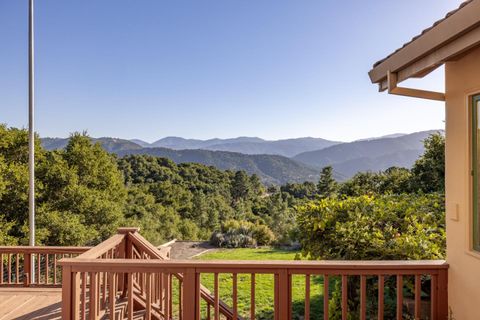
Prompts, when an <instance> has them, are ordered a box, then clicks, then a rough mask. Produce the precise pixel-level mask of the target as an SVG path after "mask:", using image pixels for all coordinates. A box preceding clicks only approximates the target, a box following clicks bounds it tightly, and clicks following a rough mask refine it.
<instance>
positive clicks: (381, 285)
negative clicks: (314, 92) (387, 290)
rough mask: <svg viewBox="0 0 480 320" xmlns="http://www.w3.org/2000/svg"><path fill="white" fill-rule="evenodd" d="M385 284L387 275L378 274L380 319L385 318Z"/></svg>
mask: <svg viewBox="0 0 480 320" xmlns="http://www.w3.org/2000/svg"><path fill="white" fill-rule="evenodd" d="M384 284H385V276H384V275H379V276H378V312H377V313H378V320H383V310H384V303H383V301H384V299H385V295H384Z"/></svg>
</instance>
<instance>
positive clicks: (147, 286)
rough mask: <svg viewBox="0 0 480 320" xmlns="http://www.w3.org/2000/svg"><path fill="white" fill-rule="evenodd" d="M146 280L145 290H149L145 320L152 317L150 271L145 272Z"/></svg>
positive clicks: (149, 319)
mask: <svg viewBox="0 0 480 320" xmlns="http://www.w3.org/2000/svg"><path fill="white" fill-rule="evenodd" d="M145 282H146V288H145V290H146V291H147V305H146V314H145V320H151V319H152V279H151V274H150V273H147V274H145Z"/></svg>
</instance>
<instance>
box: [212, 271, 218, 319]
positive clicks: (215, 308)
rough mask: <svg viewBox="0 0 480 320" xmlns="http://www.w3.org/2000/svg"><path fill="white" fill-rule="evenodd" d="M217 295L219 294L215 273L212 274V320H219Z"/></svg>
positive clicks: (216, 274)
mask: <svg viewBox="0 0 480 320" xmlns="http://www.w3.org/2000/svg"><path fill="white" fill-rule="evenodd" d="M219 295H220V292H218V273H216V272H215V273H214V274H213V296H214V304H213V319H215V320H219V319H220V308H219V301H220V297H219Z"/></svg>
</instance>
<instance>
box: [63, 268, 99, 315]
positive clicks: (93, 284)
mask: <svg viewBox="0 0 480 320" xmlns="http://www.w3.org/2000/svg"><path fill="white" fill-rule="evenodd" d="M63 281H65V280H63ZM97 288H98V279H97V273H96V272H90V302H89V304H88V305H89V309H88V313H89V315H90V316H89V318H90V320H96V319H97V314H98V304H97V302H98V290H97Z"/></svg>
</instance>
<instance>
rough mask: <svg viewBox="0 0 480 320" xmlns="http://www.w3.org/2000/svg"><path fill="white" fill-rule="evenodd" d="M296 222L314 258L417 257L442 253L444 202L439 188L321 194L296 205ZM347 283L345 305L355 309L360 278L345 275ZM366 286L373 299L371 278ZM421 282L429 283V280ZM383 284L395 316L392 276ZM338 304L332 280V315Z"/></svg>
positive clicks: (306, 249)
mask: <svg viewBox="0 0 480 320" xmlns="http://www.w3.org/2000/svg"><path fill="white" fill-rule="evenodd" d="M298 228H299V233H298V237H299V239H300V242H301V244H302V253H303V255H305V256H307V255H308V256H309V257H311V258H313V259H331V260H410V259H413V260H417V259H442V258H444V257H445V208H444V197H443V195H441V194H427V195H420V194H403V195H379V196H359V197H350V198H345V199H334V198H327V199H322V200H320V201H317V202H311V203H308V204H306V205H304V206H301V207H299V208H298ZM424 280H425V281H429V280H428V279H424ZM348 287H349V290H348V297H349V308H350V310H357V311H358V307H359V295H358V288H359V282H358V279H355V278H349V282H348ZM368 287H369V288H370V289H369V291H368V293H367V294H368V295H369V296H370V298H369V301H374V300H375V295H376V291H375V288H374V283H373V282H372V283H371V284H369V285H368ZM405 287H406V288H409V287H412V285H411V283H409V280H405ZM425 287H429V286H428V283H426V284H425ZM385 288H386V289H385V295H386V297H385V302H386V309H385V312H386V315H385V316H386V318H387V319H390V318H392V319H393V318H394V317H395V314H394V312H395V308H394V305H395V289H394V288H395V282H394V279H387V281H386V283H385ZM407 290H408V289H407ZM340 305H341V286H340V283H335V284H334V290H333V297H332V300H331V304H330V309H331V311H332V315H331V316H332V319H340V314H341V308H340ZM368 311H369V312H371V314H370V315H371V316H373V315H374V313H375V307H374V306H373V305H370V306H369V310H368ZM357 314H358V313H357ZM405 316H406V317H407V316H408V315H407V314H405ZM406 317H405V318H406ZM352 319H353V318H352Z"/></svg>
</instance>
